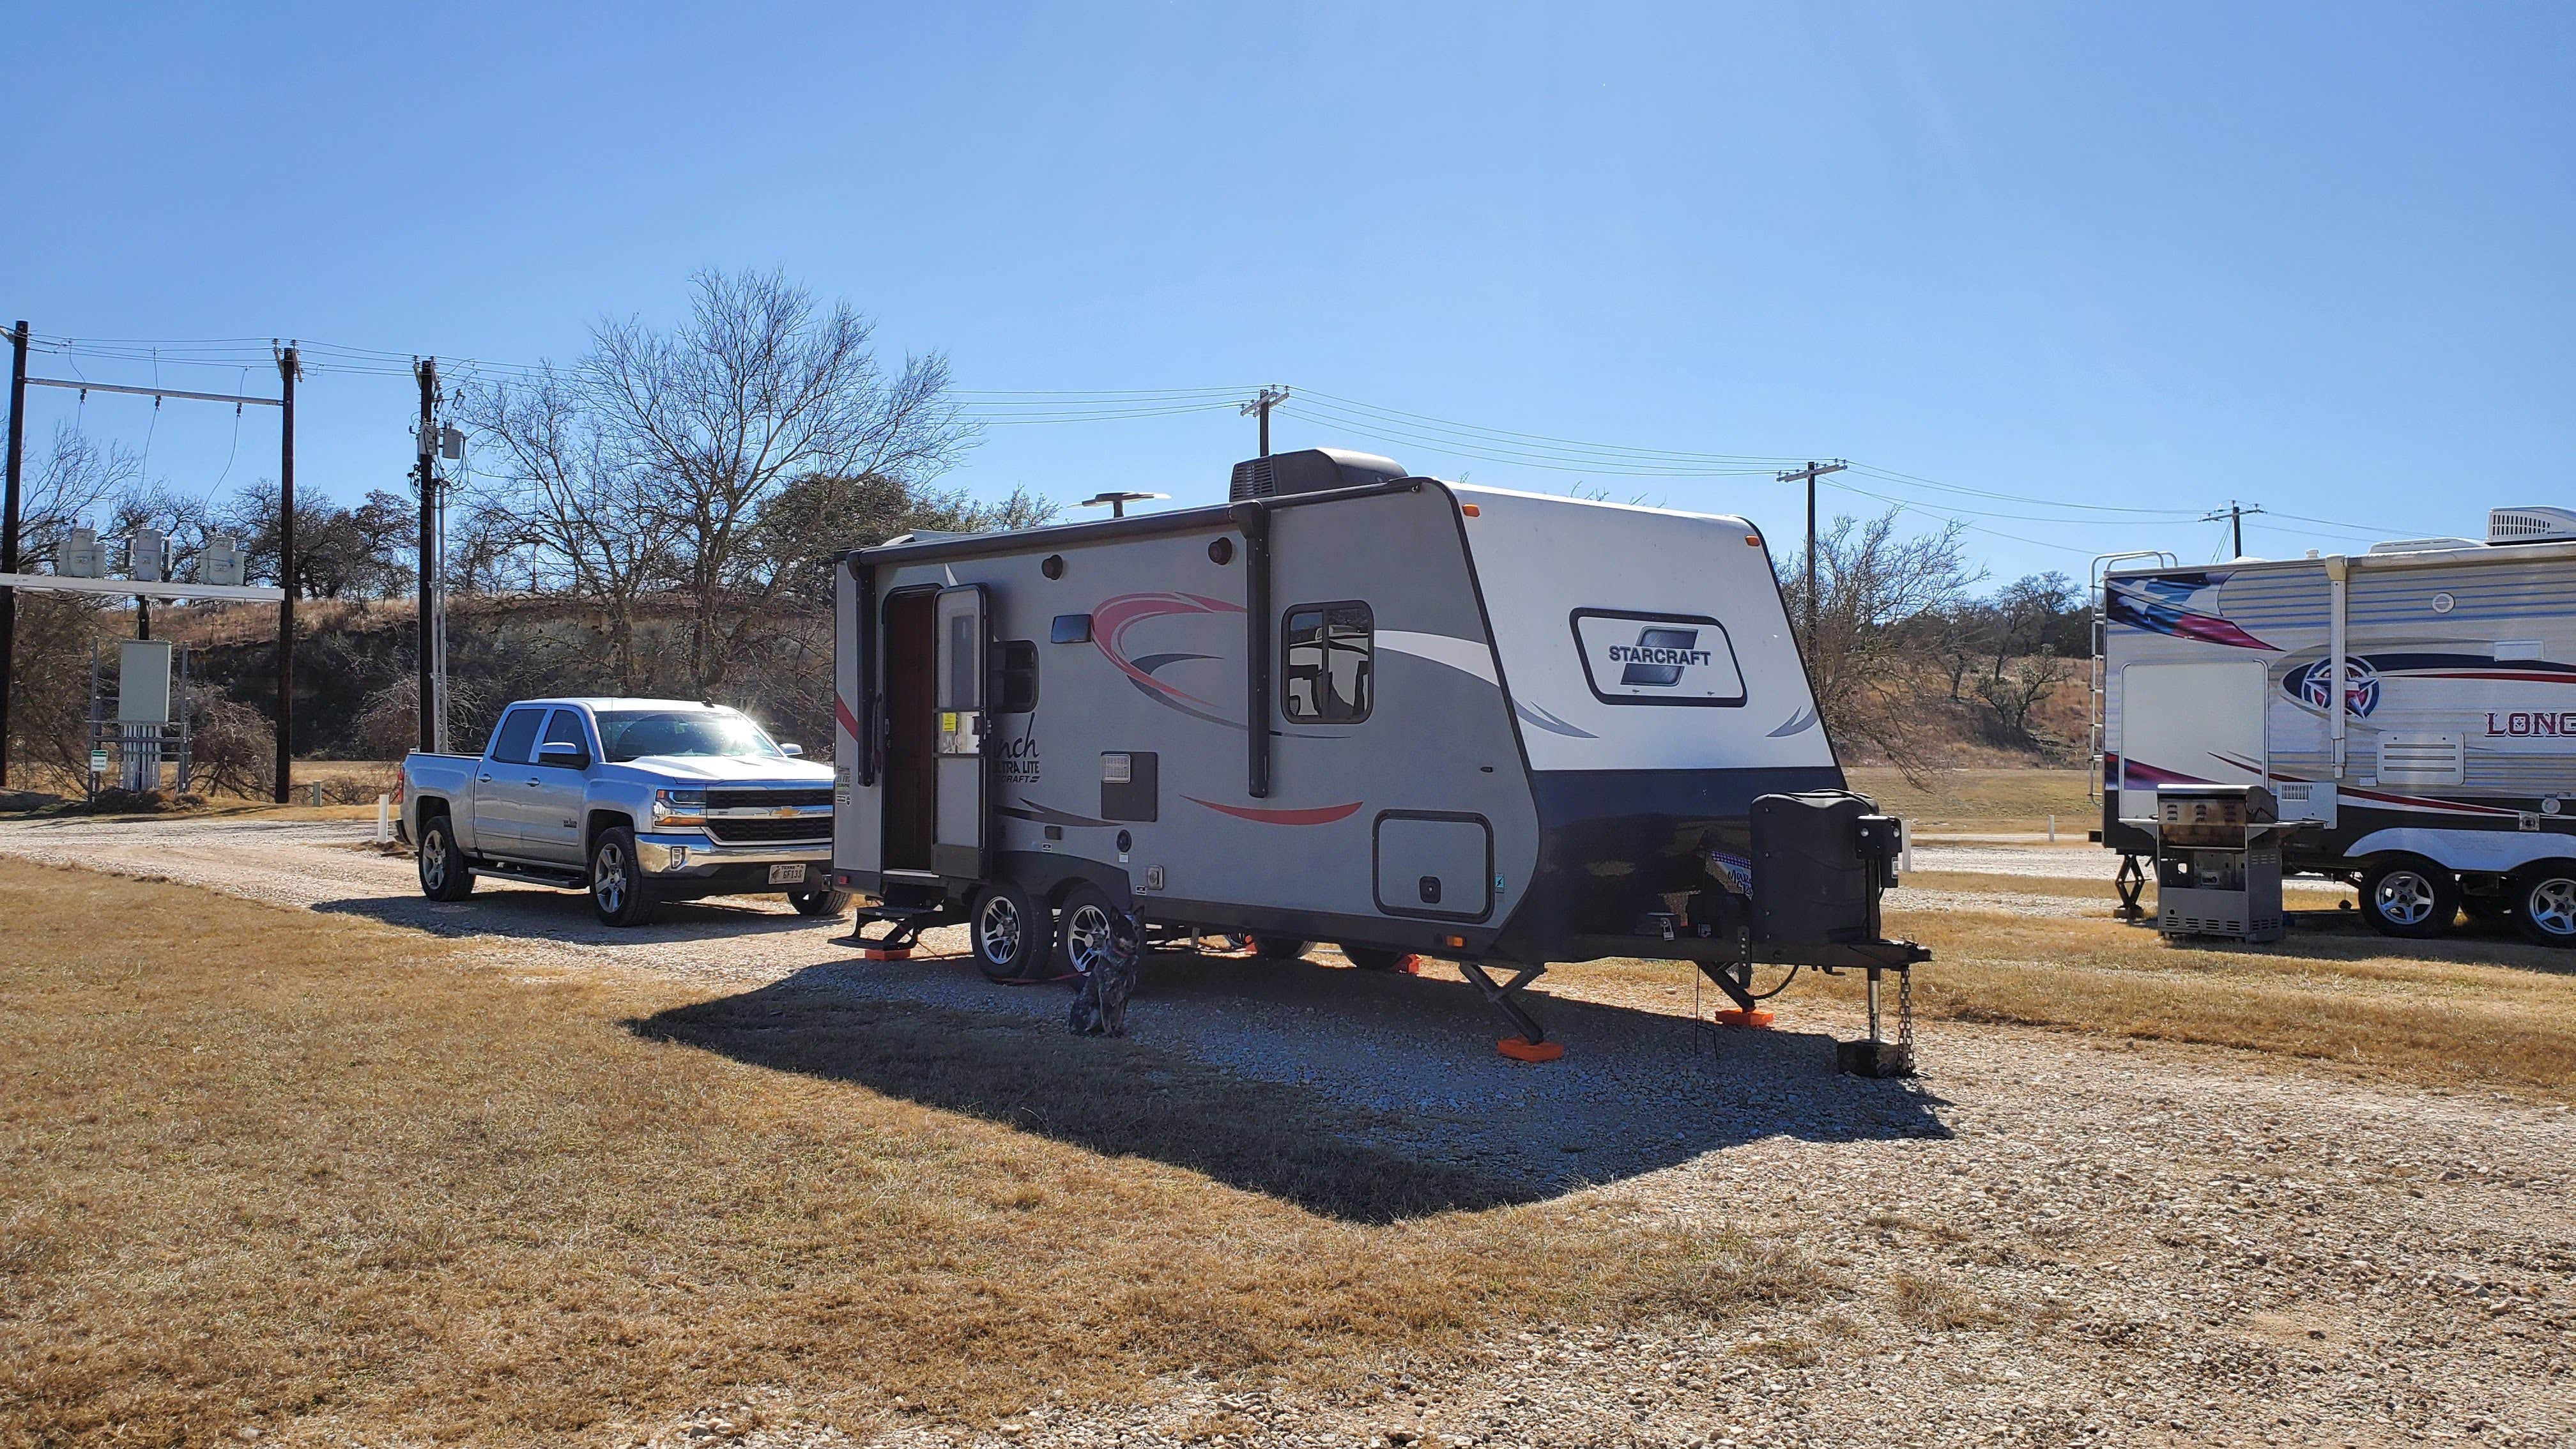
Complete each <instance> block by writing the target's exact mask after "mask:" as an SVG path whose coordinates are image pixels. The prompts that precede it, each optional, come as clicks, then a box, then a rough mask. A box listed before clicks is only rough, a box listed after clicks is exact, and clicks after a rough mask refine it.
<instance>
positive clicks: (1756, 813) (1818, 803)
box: [1753, 790, 1886, 945]
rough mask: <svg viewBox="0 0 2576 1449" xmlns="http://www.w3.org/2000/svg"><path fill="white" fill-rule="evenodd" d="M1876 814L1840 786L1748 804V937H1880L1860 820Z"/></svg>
mask: <svg viewBox="0 0 2576 1449" xmlns="http://www.w3.org/2000/svg"><path fill="white" fill-rule="evenodd" d="M1868 817H1876V818H1880V819H1884V818H1886V817H1883V816H1879V815H1878V807H1877V806H1876V805H1875V804H1873V803H1872V802H1871V801H1870V800H1868V799H1867V798H1865V797H1863V796H1859V795H1854V794H1851V793H1850V792H1848V791H1843V790H1810V791H1807V792H1805V793H1802V794H1797V795H1764V796H1762V797H1761V798H1759V799H1757V800H1755V801H1754V802H1753V935H1754V937H1755V938H1756V939H1757V940H1762V941H1767V942H1772V943H1775V944H1782V945H1823V944H1835V945H1842V944H1850V943H1853V942H1860V941H1871V940H1876V939H1877V938H1878V892H1879V887H1880V873H1879V867H1878V864H1877V861H1876V860H1875V859H1873V858H1872V857H1871V856H1869V855H1866V854H1864V853H1863V849H1862V844H1861V840H1862V831H1861V821H1862V820H1863V819H1864V818H1868Z"/></svg>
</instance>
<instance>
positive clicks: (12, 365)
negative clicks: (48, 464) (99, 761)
mask: <svg viewBox="0 0 2576 1449" xmlns="http://www.w3.org/2000/svg"><path fill="white" fill-rule="evenodd" d="M26 451H27V319H25V318H24V317H21V318H19V319H18V330H17V331H15V332H12V333H10V334H9V465H8V466H9V485H8V486H9V491H8V496H7V498H6V499H5V501H0V574H14V573H16V572H17V571H18V481H19V468H20V466H21V463H20V460H21V459H22V458H23V457H24V455H25V454H26ZM17 652H18V591H17V590H16V589H0V786H5V785H7V784H8V783H9V688H10V683H11V674H12V671H13V667H14V664H15V655H16V654H17Z"/></svg>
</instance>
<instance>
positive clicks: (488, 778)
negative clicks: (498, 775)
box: [475, 775, 492, 785]
mask: <svg viewBox="0 0 2576 1449" xmlns="http://www.w3.org/2000/svg"><path fill="white" fill-rule="evenodd" d="M475 778H476V779H478V780H481V781H482V782H483V783H484V784H486V785H489V784H491V783H492V777H491V776H489V775H477V776H475Z"/></svg>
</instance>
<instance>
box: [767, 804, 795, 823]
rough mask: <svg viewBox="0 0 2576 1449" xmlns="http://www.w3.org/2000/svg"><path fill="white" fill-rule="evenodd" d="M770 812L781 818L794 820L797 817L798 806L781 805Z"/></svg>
mask: <svg viewBox="0 0 2576 1449" xmlns="http://www.w3.org/2000/svg"><path fill="white" fill-rule="evenodd" d="M769 813H770V814H772V815H775V816H777V817H778V818H779V819H781V820H793V819H795V818H796V807H795V806H793V805H781V806H779V807H778V808H777V809H775V810H772V811H770V812H769Z"/></svg>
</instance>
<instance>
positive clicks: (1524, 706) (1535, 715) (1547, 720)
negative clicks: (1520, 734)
mask: <svg viewBox="0 0 2576 1449" xmlns="http://www.w3.org/2000/svg"><path fill="white" fill-rule="evenodd" d="M1512 712H1513V713H1514V714H1517V715H1519V716H1520V717H1521V720H1522V722H1523V723H1525V724H1534V725H1537V726H1538V727H1539V728H1540V729H1543V730H1545V731H1547V732H1548V733H1549V734H1552V735H1564V736H1565V737H1566V738H1568V739H1576V740H1597V739H1599V738H1601V737H1600V736H1599V735H1596V734H1594V733H1593V732H1592V731H1590V730H1587V729H1584V728H1582V727H1581V726H1578V725H1571V724H1568V723H1566V722H1565V721H1564V720H1561V719H1559V718H1557V717H1556V716H1555V715H1554V714H1552V713H1550V712H1549V711H1547V710H1545V709H1542V708H1540V707H1539V706H1538V705H1535V704H1532V703H1530V702H1529V701H1528V700H1525V699H1516V700H1513V701H1512Z"/></svg>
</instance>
